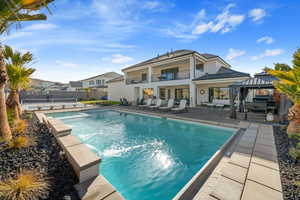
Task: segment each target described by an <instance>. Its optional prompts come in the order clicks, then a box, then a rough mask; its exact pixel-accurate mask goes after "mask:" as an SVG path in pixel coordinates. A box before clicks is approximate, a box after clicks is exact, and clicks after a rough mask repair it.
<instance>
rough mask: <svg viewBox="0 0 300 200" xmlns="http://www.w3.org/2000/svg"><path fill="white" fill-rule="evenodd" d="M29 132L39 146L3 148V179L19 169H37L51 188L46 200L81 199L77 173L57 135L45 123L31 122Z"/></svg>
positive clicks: (0, 173)
mask: <svg viewBox="0 0 300 200" xmlns="http://www.w3.org/2000/svg"><path fill="white" fill-rule="evenodd" d="M28 134H30V135H32V136H34V137H35V138H36V145H35V146H31V147H27V148H22V149H6V150H5V149H4V148H3V147H0V180H1V179H4V178H7V177H9V176H15V175H16V172H18V171H19V170H20V169H26V170H27V169H34V170H37V171H39V173H40V174H41V176H42V177H47V178H48V181H49V182H50V189H49V191H48V193H47V194H45V195H44V197H43V198H42V199H43V200H44V199H45V200H61V199H62V200H78V199H79V198H78V196H77V193H76V191H75V189H74V187H73V185H74V184H75V183H76V176H75V173H74V171H73V169H72V167H71V166H70V165H69V163H68V161H67V160H66V158H65V156H64V154H63V152H62V149H61V148H60V146H59V145H58V143H57V141H56V139H55V138H54V136H53V135H52V134H51V133H49V131H48V129H47V128H46V127H45V126H44V125H41V124H40V125H30V127H29V128H28Z"/></svg>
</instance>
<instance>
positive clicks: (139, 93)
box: [108, 50, 249, 107]
mask: <svg viewBox="0 0 300 200" xmlns="http://www.w3.org/2000/svg"><path fill="white" fill-rule="evenodd" d="M230 67H231V66H230V65H229V64H228V63H227V62H226V61H224V60H223V59H222V58H221V57H219V56H216V55H212V54H200V53H198V52H197V51H191V50H177V51H173V52H169V53H166V54H163V55H160V56H157V57H155V58H152V59H149V60H146V61H144V62H141V63H138V64H136V65H133V66H130V67H127V68H124V69H123V70H122V71H123V73H124V77H123V78H120V77H119V78H117V79H112V80H111V81H108V90H109V92H108V97H109V99H111V100H118V98H119V97H121V96H123V97H126V98H127V99H128V100H129V101H133V102H134V101H136V99H137V98H149V97H153V96H155V97H156V98H160V99H169V98H173V99H175V100H180V99H187V100H188V101H189V104H190V106H191V107H194V106H196V105H199V104H202V103H207V102H218V103H222V104H229V88H228V86H229V85H230V84H232V83H234V82H236V81H241V80H245V79H247V78H249V74H247V73H243V72H238V71H235V70H232V69H230Z"/></svg>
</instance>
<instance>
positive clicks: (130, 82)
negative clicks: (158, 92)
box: [126, 78, 148, 84]
mask: <svg viewBox="0 0 300 200" xmlns="http://www.w3.org/2000/svg"><path fill="white" fill-rule="evenodd" d="M139 83H148V80H142V79H131V78H128V79H126V84H139Z"/></svg>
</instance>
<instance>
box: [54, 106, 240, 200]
mask: <svg viewBox="0 0 300 200" xmlns="http://www.w3.org/2000/svg"><path fill="white" fill-rule="evenodd" d="M48 116H51V117H54V118H58V119H61V120H62V121H63V122H64V123H65V124H67V125H69V126H71V127H72V129H73V130H72V133H73V134H75V135H76V136H78V138H79V139H80V140H81V141H82V142H84V143H85V144H87V145H88V146H89V147H90V148H91V149H92V150H93V151H94V152H95V153H97V154H98V156H100V157H101V158H102V162H101V164H100V169H99V170H100V173H101V174H102V175H103V176H104V177H105V178H106V179H107V180H108V181H109V182H110V183H111V184H112V185H113V186H114V187H115V188H116V189H117V190H118V191H119V192H120V193H121V194H122V196H123V197H124V198H125V199H126V200H168V199H172V198H173V197H174V196H175V195H176V194H177V193H178V192H179V190H180V189H181V188H182V187H183V186H184V185H185V184H186V183H187V182H188V181H189V180H190V179H191V178H192V177H193V175H195V174H196V173H197V171H198V170H199V169H200V168H201V167H202V166H203V165H204V164H205V163H206V162H207V161H208V160H209V159H210V158H211V156H212V155H213V154H214V153H215V152H216V151H217V150H218V149H219V148H220V146H222V145H223V144H224V143H225V142H226V141H227V140H228V139H229V137H230V136H232V135H233V134H234V132H235V130H234V129H226V128H218V127H213V126H206V125H200V124H195V123H186V122H181V121H175V120H167V119H162V118H156V117H149V116H143V115H136V114H129V113H121V112H117V111H83V112H66V113H53V114H48Z"/></svg>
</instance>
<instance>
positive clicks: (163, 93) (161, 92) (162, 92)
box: [159, 88, 166, 100]
mask: <svg viewBox="0 0 300 200" xmlns="http://www.w3.org/2000/svg"><path fill="white" fill-rule="evenodd" d="M159 98H160V99H162V100H165V99H166V89H165V88H159Z"/></svg>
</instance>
